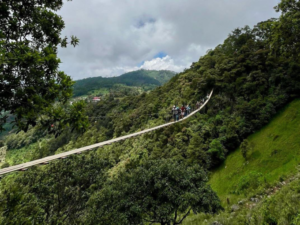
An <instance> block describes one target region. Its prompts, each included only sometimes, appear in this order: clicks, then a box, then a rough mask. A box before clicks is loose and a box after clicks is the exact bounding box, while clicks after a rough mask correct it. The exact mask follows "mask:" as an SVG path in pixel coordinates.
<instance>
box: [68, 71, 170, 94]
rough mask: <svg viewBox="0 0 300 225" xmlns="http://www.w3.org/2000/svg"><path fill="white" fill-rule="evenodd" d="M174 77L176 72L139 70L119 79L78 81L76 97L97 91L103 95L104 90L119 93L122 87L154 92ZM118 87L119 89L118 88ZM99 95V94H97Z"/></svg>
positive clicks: (97, 78) (101, 78)
mask: <svg viewBox="0 0 300 225" xmlns="http://www.w3.org/2000/svg"><path fill="white" fill-rule="evenodd" d="M173 76H175V73H174V72H171V71H167V70H161V71H155V70H138V71H133V72H129V73H125V74H123V75H121V76H119V77H111V78H105V77H93V78H86V79H83V80H77V81H76V83H75V84H74V90H73V93H74V97H78V96H82V95H89V94H93V93H95V91H97V90H99V89H102V91H100V93H98V94H103V92H104V90H106V91H107V90H108V92H109V91H110V90H113V91H115V92H116V91H119V90H118V89H119V88H118V87H119V86H120V85H123V86H129V87H143V89H144V90H147V91H148V90H152V89H154V88H155V87H157V86H160V85H163V84H165V83H166V82H167V81H169V80H170V79H171V78H172V77H173ZM116 86H117V87H116ZM96 93H97V92H96Z"/></svg>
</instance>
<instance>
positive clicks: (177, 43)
mask: <svg viewBox="0 0 300 225" xmlns="http://www.w3.org/2000/svg"><path fill="white" fill-rule="evenodd" d="M278 2H279V0H73V1H72V2H65V4H64V6H63V8H62V9H61V10H60V11H59V12H58V14H60V15H61V16H62V17H63V19H64V21H65V24H66V28H65V30H64V31H63V36H68V37H70V36H71V35H76V36H77V37H78V38H79V39H80V44H79V46H77V47H76V48H73V46H69V47H68V48H66V49H60V50H59V57H60V58H61V60H62V62H63V63H62V64H61V66H60V68H61V69H62V70H63V71H65V72H66V73H67V74H68V75H70V76H71V77H72V78H73V79H75V80H78V79H82V78H87V77H95V76H103V77H111V76H118V75H121V74H123V73H125V72H129V71H133V70H137V69H142V68H143V69H154V70H164V69H167V70H173V71H176V72H180V71H182V70H183V69H184V68H188V67H189V66H190V65H191V63H192V62H195V61H198V59H199V58H200V56H202V55H204V54H205V52H206V51H207V50H208V49H211V48H214V47H216V46H217V45H218V44H221V43H223V41H224V39H225V38H226V37H227V36H228V34H229V33H230V32H231V31H232V30H234V29H235V28H237V27H244V26H245V25H249V26H253V25H255V24H257V23H258V22H261V21H263V20H267V19H269V18H272V17H278V16H279V15H278V14H276V13H275V11H274V9H273V7H274V6H275V5H276V4H277V3H278Z"/></svg>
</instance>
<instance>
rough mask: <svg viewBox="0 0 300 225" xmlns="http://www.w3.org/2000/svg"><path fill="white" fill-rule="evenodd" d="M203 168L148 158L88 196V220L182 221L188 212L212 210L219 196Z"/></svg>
mask: <svg viewBox="0 0 300 225" xmlns="http://www.w3.org/2000/svg"><path fill="white" fill-rule="evenodd" d="M206 181H207V176H206V173H205V172H204V170H203V169H202V168H201V167H200V166H198V165H195V166H193V167H187V166H186V165H184V164H183V163H179V162H177V161H174V160H157V161H147V162H146V163H145V164H143V165H142V166H140V167H138V168H136V169H132V170H130V171H127V172H123V173H121V174H120V176H118V177H117V178H115V179H113V180H111V181H108V182H107V183H106V184H105V185H104V188H103V189H102V190H101V191H100V192H98V193H96V194H95V195H94V196H93V197H92V198H91V199H90V200H89V203H88V204H89V206H91V208H92V210H91V212H90V215H89V216H88V218H90V221H89V223H90V224H144V223H149V224H153V223H159V224H162V225H171V224H172V225H175V224H181V223H182V221H183V220H184V219H185V218H186V217H187V216H188V215H189V214H190V212H191V211H193V212H194V213H200V212H204V213H215V212H217V211H219V210H220V209H221V206H220V200H219V198H218V197H217V195H216V193H214V192H213V191H212V189H211V188H210V186H209V185H207V183H206Z"/></svg>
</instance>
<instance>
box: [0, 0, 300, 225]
mask: <svg viewBox="0 0 300 225" xmlns="http://www.w3.org/2000/svg"><path fill="white" fill-rule="evenodd" d="M277 10H280V11H281V12H282V15H281V17H280V18H279V19H271V20H268V21H265V22H261V23H259V24H258V25H256V26H255V27H254V28H253V29H251V28H250V27H248V26H246V27H245V28H242V29H236V30H234V31H233V32H232V33H231V34H230V35H229V37H228V38H227V39H226V40H225V41H224V43H223V44H222V45H219V46H217V47H216V48H215V49H213V50H210V51H208V52H207V54H206V55H205V56H203V57H201V58H200V60H199V61H198V62H195V63H193V64H192V66H191V68H189V69H187V70H185V71H184V72H183V73H180V74H177V75H176V76H175V77H173V78H172V79H171V80H170V81H169V82H168V83H166V84H165V85H163V86H162V87H158V88H156V89H155V90H154V91H152V92H150V93H144V94H142V95H139V96H136V97H128V98H123V99H122V100H119V99H115V98H114V96H112V95H108V96H107V97H106V98H104V99H103V101H101V102H100V103H98V104H91V105H89V106H88V108H87V115H88V116H89V118H90V121H91V125H90V127H89V129H88V130H87V131H86V132H85V133H84V134H83V135H78V134H72V133H71V132H70V130H65V131H64V132H63V133H62V134H61V135H60V136H59V137H57V138H56V139H54V138H53V137H52V136H45V135H43V134H41V133H40V132H37V128H34V129H33V130H32V131H31V132H32V134H31V136H32V138H31V139H30V140H31V141H30V142H27V145H28V144H33V145H34V143H35V142H36V140H37V139H38V140H40V141H41V142H42V143H43V144H42V145H37V146H36V150H35V151H34V152H37V153H38V154H33V155H34V157H37V156H38V157H41V156H46V155H50V154H53V153H55V152H61V151H68V150H70V149H73V148H77V147H81V146H85V145H88V144H93V143H96V142H100V141H104V140H107V139H111V138H113V137H117V136H120V135H123V134H126V133H131V132H134V131H137V130H141V129H144V128H146V127H148V126H154V125H157V124H161V123H164V122H165V121H166V120H167V119H168V116H169V112H170V109H171V106H172V105H173V104H181V103H189V104H192V105H193V104H195V102H196V101H197V100H199V99H201V98H203V96H205V95H206V94H207V93H209V92H210V91H211V90H212V89H214V95H213V97H212V99H211V100H210V102H209V104H208V106H207V107H206V108H205V110H204V111H202V113H201V114H200V113H199V114H197V115H196V116H194V117H192V118H191V119H189V120H187V121H184V122H182V123H180V124H175V125H173V126H171V127H168V128H166V129H163V130H158V131H155V132H153V133H150V134H146V135H143V136H140V137H136V138H134V139H130V140H126V141H123V142H121V143H116V144H113V145H110V146H105V147H103V148H100V149H97V150H96V151H94V152H90V153H86V154H83V155H81V156H73V157H72V158H71V159H67V160H65V161H56V162H53V163H51V164H50V165H48V166H45V167H36V168H32V169H30V170H29V171H27V172H26V173H23V174H17V173H15V174H11V175H8V176H6V177H5V178H4V179H2V180H1V189H0V190H1V192H0V199H2V204H1V209H0V211H1V218H0V220H1V221H3V223H9V222H10V223H14V222H16V221H24V223H34V222H35V221H37V222H36V223H41V222H45V223H56V224H58V223H61V224H63V223H64V224H74V223H93V222H95V221H97V222H99V223H104V224H114V223H115V221H122V223H125V224H126V223H127V224H142V223H143V221H145V220H149V221H150V220H151V221H152V219H153V217H155V221H157V218H160V215H158V214H157V213H155V211H153V209H155V208H156V207H162V209H163V206H164V204H166V206H167V205H168V204H169V206H168V207H166V208H167V210H166V211H164V216H165V217H164V219H163V220H161V221H160V223H161V224H170V223H172V224H177V221H175V220H173V221H171V220H170V219H171V218H174V217H175V215H177V213H176V212H179V213H180V217H178V218H181V217H182V216H185V214H186V213H187V212H188V211H185V210H184V209H185V207H183V208H182V210H181V209H180V208H179V210H176V207H175V208H174V206H176V204H179V203H178V202H176V204H175V203H174V202H172V198H166V197H164V196H165V191H166V190H167V187H166V186H167V185H169V186H168V188H169V189H168V190H169V193H168V194H170V193H172V190H173V189H176V188H178V189H179V190H178V191H177V192H175V194H174V196H176V195H177V194H178V193H179V194H180V193H184V194H183V195H181V196H184V197H183V200H184V199H187V201H188V200H190V199H192V200H193V201H195V202H193V203H192V202H190V203H188V205H190V207H192V206H193V205H194V203H195V205H198V204H197V201H199V199H197V198H195V197H193V196H192V195H191V194H190V191H191V190H192V189H190V188H189V185H188V183H189V182H188V181H187V184H186V185H183V186H181V185H177V184H176V182H166V183H161V182H160V180H159V179H157V177H156V176H152V174H148V173H147V172H146V170H145V168H149V167H150V168H151V165H152V164H154V165H157V164H158V165H164V164H167V165H165V166H161V167H159V168H160V170H161V171H160V172H158V174H164V175H165V176H166V177H164V176H163V177H162V178H165V179H163V180H166V181H168V180H169V179H170V180H172V178H173V177H174V173H178V172H176V170H174V171H173V172H171V171H172V170H173V169H176V168H173V169H172V166H169V167H168V165H169V164H175V165H176V163H177V164H178V165H180V166H181V167H182V174H185V173H186V171H190V172H189V174H190V175H191V178H193V177H195V178H197V179H198V180H197V182H199V183H200V185H199V186H197V188H198V190H199V191H202V192H201V193H203V196H205V193H211V195H209V196H212V197H213V199H215V201H211V202H215V204H212V205H208V206H207V207H208V208H209V210H206V208H207V207H200V210H199V211H198V210H195V213H198V212H216V211H218V210H219V209H220V206H219V204H218V200H217V198H215V197H214V196H215V195H214V194H213V192H212V191H211V189H210V188H209V186H207V185H202V184H201V183H202V182H205V180H206V179H207V175H206V171H207V170H208V169H213V168H215V167H216V166H218V165H220V163H222V162H223V161H224V160H225V158H226V156H227V155H228V154H229V153H230V152H231V151H234V150H235V149H236V148H237V147H238V146H240V144H241V143H242V142H243V141H244V139H246V138H247V137H248V136H249V135H250V134H253V133H254V132H255V131H257V130H258V129H260V128H261V127H262V126H264V125H266V124H267V123H268V122H269V121H270V119H271V118H272V117H273V116H274V115H275V114H276V112H278V111H279V110H280V108H282V107H283V106H284V105H286V104H287V103H288V102H290V101H291V100H293V99H295V98H297V97H299V94H300V76H299V72H300V56H299V51H300V42H299V40H298V37H299V31H300V22H299V21H300V17H299V11H300V2H299V1H295V0H284V1H282V2H281V3H280V4H279V5H278V7H277ZM27 135H28V134H25V133H19V134H17V135H16V136H14V137H13V138H8V139H7V140H6V144H7V145H8V146H9V148H10V150H11V149H16V148H20V147H21V148H22V147H24V145H22V143H25V140H27V138H26V136H27ZM39 135H40V136H39ZM27 137H28V136H27ZM36 138H37V139H36ZM244 143H245V142H244ZM245 146H247V144H246V145H245ZM246 148H247V147H246ZM169 160H170V161H169ZM197 166H200V167H201V168H199V169H197V171H199V173H200V174H198V175H197V173H196V172H193V171H195V170H193V168H194V167H197ZM165 168H169V169H168V170H167V172H165V171H166V170H165ZM169 170H170V171H169ZM150 171H151V170H150ZM168 171H169V172H168ZM153 173H154V175H155V174H157V171H155V170H154V172H153ZM182 174H181V175H182ZM201 174H203V175H201ZM138 176H141V177H138ZM143 176H145V177H149V179H150V180H152V181H153V182H154V183H153V184H151V185H148V186H147V187H148V188H149V189H146V190H145V189H144V187H143V186H141V185H139V186H138V185H137V184H140V183H142V182H143ZM157 176H158V175H157ZM120 177H124V179H120ZM125 178H126V179H125ZM187 179H189V177H187ZM118 182H121V183H118ZM193 183H196V182H193ZM19 187H22V188H21V189H20V188H19ZM120 187H124V188H123V189H120ZM131 187H134V188H137V189H136V190H137V192H138V193H140V195H138V194H137V193H132V192H130V188H131ZM153 187H157V188H159V191H156V193H158V194H157V195H155V196H151V195H149V196H148V197H149V198H147V202H149V203H151V204H152V202H154V203H153V204H155V205H154V206H153V205H151V206H148V205H143V204H140V203H141V202H142V203H143V201H141V199H142V198H141V195H142V194H143V192H146V193H149V192H147V191H151V190H153ZM204 187H205V188H204ZM206 188H207V189H206ZM206 190H207V191H206ZM160 191H161V192H162V193H161V192H160ZM103 193H104V194H103ZM109 193H112V194H111V195H109ZM176 193H177V194H176ZM115 194H116V195H117V196H120V199H119V202H117V203H118V204H117V205H116V207H114V208H111V207H107V208H103V205H107V206H110V204H116V199H114V195H115ZM160 194H161V195H160ZM128 195H129V196H128ZM160 196H163V197H160ZM200 196H202V194H201V195H200ZM152 197H153V199H154V200H152ZM168 197H169V196H168ZM129 199H130V200H132V202H129ZM179 199H180V198H179ZM100 200H101V204H98V203H99V202H100ZM161 200H162V201H161ZM124 201H125V203H124ZM126 201H128V204H132V205H131V208H130V210H126V209H127V208H126V207H130V206H129V205H127V204H126ZM103 209H106V210H103ZM186 209H187V210H189V208H186ZM148 210H150V211H151V210H152V211H151V212H149V211H148ZM168 210H170V211H168ZM98 212H101V213H100V214H96V213H98ZM88 219H91V220H88ZM114 219H115V220H114ZM167 219H168V220H167ZM153 221H154V220H153ZM179 222H180V221H179Z"/></svg>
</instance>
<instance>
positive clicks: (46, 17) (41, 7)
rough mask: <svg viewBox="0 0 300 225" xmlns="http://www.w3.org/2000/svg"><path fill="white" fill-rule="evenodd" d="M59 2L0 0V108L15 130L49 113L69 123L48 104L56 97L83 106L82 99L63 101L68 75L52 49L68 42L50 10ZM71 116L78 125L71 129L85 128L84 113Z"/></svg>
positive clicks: (3, 120)
mask: <svg viewBox="0 0 300 225" xmlns="http://www.w3.org/2000/svg"><path fill="white" fill-rule="evenodd" d="M62 5H63V1H62V0H53V1H47V0H32V1H25V0H4V1H1V3H0V108H1V110H2V111H5V112H9V113H11V114H13V115H14V116H15V119H14V122H13V123H14V125H15V126H17V127H18V129H19V130H24V131H27V130H28V128H29V127H30V126H35V125H37V124H38V122H37V121H38V120H39V119H40V120H41V119H44V120H45V121H46V120H47V119H49V118H50V119H51V118H53V115H54V114H55V115H56V118H59V120H57V121H56V122H58V123H59V124H60V127H65V126H67V125H72V124H69V122H70V116H69V114H67V115H64V116H58V114H61V113H62V111H61V110H57V109H55V108H54V104H55V103H56V102H59V103H60V104H62V105H64V106H63V107H61V108H63V109H69V111H74V110H76V108H80V109H81V110H83V107H82V104H77V103H75V104H73V105H72V106H68V104H66V102H67V100H68V99H69V98H70V97H71V96H72V85H73V81H72V80H71V78H70V77H69V76H67V75H66V74H65V73H64V72H62V71H59V64H60V63H61V61H60V59H59V58H58V57H57V49H58V46H61V47H66V46H67V44H68V42H67V37H65V38H61V37H60V35H61V31H62V29H63V28H64V26H65V24H64V21H63V20H62V17H61V16H59V15H57V14H55V12H56V11H57V10H59V9H60V8H61V7H62ZM78 43H79V39H78V38H76V37H74V36H72V37H71V44H72V45H73V46H74V47H75V46H76V45H77V44H78ZM41 115H45V117H43V118H41ZM61 115H62V114H61ZM65 119H66V120H65ZM67 120H69V121H67ZM6 121H7V116H6V115H4V114H3V115H2V116H0V131H1V130H3V125H4V124H5V123H6ZM77 122H79V123H80V125H78V124H77V125H75V126H73V128H74V129H77V128H78V127H80V129H84V128H86V126H87V120H86V118H85V117H84V114H82V115H81V116H80V118H78V120H77ZM47 126H48V127H49V124H47Z"/></svg>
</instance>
